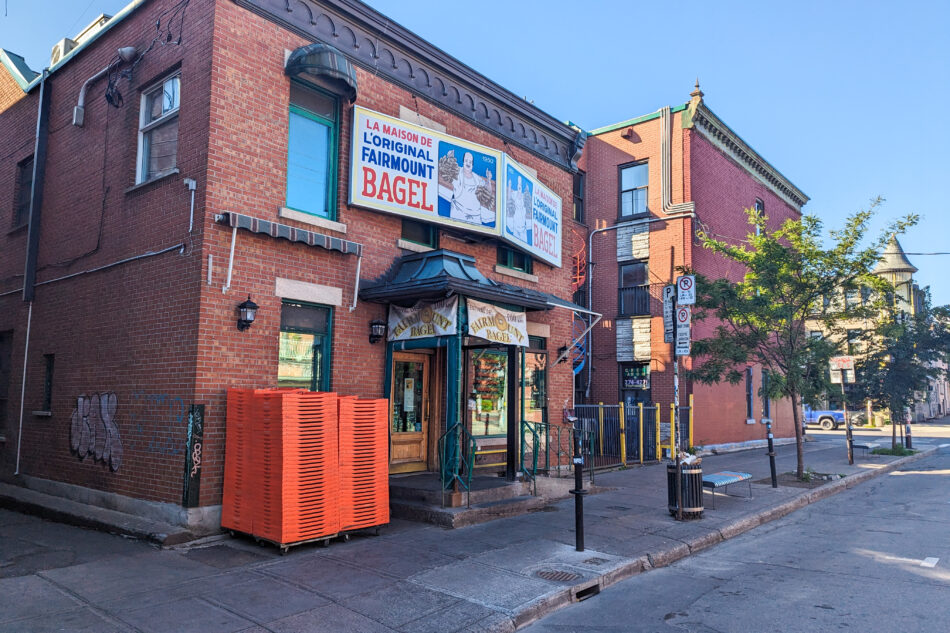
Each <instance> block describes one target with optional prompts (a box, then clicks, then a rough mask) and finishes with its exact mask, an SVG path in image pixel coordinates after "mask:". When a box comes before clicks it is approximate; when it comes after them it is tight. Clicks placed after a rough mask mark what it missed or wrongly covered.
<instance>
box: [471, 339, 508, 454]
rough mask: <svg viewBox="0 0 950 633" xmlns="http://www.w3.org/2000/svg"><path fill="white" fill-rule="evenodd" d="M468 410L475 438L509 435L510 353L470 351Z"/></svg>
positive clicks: (495, 350)
mask: <svg viewBox="0 0 950 633" xmlns="http://www.w3.org/2000/svg"><path fill="white" fill-rule="evenodd" d="M468 387H469V388H468V411H469V415H470V416H471V417H470V422H471V425H472V435H474V436H476V437H487V436H504V435H506V434H507V432H508V352H506V351H505V350H497V349H487V348H481V349H478V348H476V349H470V350H468Z"/></svg>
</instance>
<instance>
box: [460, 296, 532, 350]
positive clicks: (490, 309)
mask: <svg viewBox="0 0 950 633" xmlns="http://www.w3.org/2000/svg"><path fill="white" fill-rule="evenodd" d="M466 305H467V306H468V333H469V334H470V335H471V336H478V337H480V338H483V339H487V340H489V341H492V342H493V343H502V344H503V345H521V346H523V347H527V346H528V318H527V316H526V315H525V313H524V312H512V311H511V310H505V309H504V308H499V307H498V306H493V305H491V304H490V303H482V302H481V301H475V300H474V299H466Z"/></svg>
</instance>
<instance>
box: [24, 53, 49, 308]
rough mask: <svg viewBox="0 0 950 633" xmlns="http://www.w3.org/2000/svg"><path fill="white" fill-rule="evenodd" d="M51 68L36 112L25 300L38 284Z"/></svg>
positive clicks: (41, 84) (45, 71)
mask: <svg viewBox="0 0 950 633" xmlns="http://www.w3.org/2000/svg"><path fill="white" fill-rule="evenodd" d="M48 76H49V69H48V68H44V69H43V78H42V79H41V80H40V104H39V110H38V111H37V114H36V144H35V146H34V149H33V188H32V190H31V191H30V225H29V229H28V231H29V232H28V234H27V245H26V267H25V269H24V272H23V300H24V301H27V302H30V301H33V293H34V286H35V285H36V259H37V255H38V253H39V250H40V218H41V216H42V210H43V185H44V183H45V182H46V147H47V145H48V142H49V102H50V84H49V83H48V82H47V77H48Z"/></svg>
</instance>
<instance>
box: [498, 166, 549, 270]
mask: <svg viewBox="0 0 950 633" xmlns="http://www.w3.org/2000/svg"><path fill="white" fill-rule="evenodd" d="M504 190H505V192H504V193H505V195H504V200H505V206H504V209H503V212H502V225H503V227H504V228H503V230H502V237H503V238H504V239H505V240H507V241H509V242H512V243H513V244H515V245H516V246H518V247H519V248H521V249H522V250H525V251H527V252H529V253H531V255H533V256H534V257H537V258H538V259H541V260H543V261H546V262H547V263H549V264H552V265H553V266H557V267H559V268H560V266H561V199H560V198H559V197H558V196H557V195H555V193H554V192H553V191H551V190H550V189H548V188H547V187H545V186H544V185H543V184H541V182H540V181H539V180H538V179H537V178H535V177H533V176H531V175H529V173H528V171H527V170H526V169H525V168H524V167H522V166H521V165H519V164H518V163H516V162H515V161H514V160H512V159H511V158H510V157H509V156H507V155H505V182H504Z"/></svg>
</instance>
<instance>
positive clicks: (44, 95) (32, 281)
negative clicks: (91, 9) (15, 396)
mask: <svg viewBox="0 0 950 633" xmlns="http://www.w3.org/2000/svg"><path fill="white" fill-rule="evenodd" d="M48 79H49V68H44V69H43V77H42V78H41V79H40V98H39V104H38V105H37V111H36V140H35V141H34V144H33V185H32V187H31V189H30V223H29V228H28V229H27V231H28V233H27V246H26V262H25V266H24V272H23V301H25V302H26V304H27V306H28V308H27V317H26V342H25V343H24V344H23V376H22V382H21V384H20V424H19V430H18V431H17V438H16V469H15V471H14V473H13V474H14V475H19V474H20V448H21V446H22V444H23V413H24V409H25V406H26V371H27V361H28V360H29V355H30V327H31V325H32V321H33V297H34V295H35V290H36V289H35V285H36V258H37V253H38V252H39V248H40V222H41V216H42V210H43V184H44V182H45V180H46V148H47V145H48V142H49V104H50V84H49V82H48Z"/></svg>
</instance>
